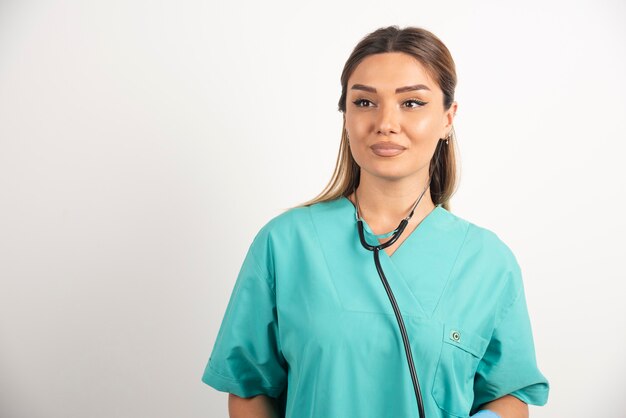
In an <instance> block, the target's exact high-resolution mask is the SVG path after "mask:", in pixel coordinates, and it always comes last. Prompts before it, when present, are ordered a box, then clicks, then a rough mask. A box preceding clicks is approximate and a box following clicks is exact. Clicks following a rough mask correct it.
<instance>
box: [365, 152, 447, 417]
mask: <svg viewBox="0 0 626 418" xmlns="http://www.w3.org/2000/svg"><path fill="white" fill-rule="evenodd" d="M440 148H441V147H439V148H438V149H437V155H436V157H435V164H437V162H438V159H439V158H438V157H439V149H440ZM435 167H436V166H435ZM429 185H430V175H429V176H428V182H427V183H426V187H425V188H424V190H423V191H422V193H421V194H420V196H419V197H418V198H417V201H416V202H415V204H414V205H413V208H412V209H411V212H410V213H409V215H408V216H407V217H406V218H404V219H402V221H400V224H399V225H398V227H397V228H396V229H395V230H393V231H392V232H391V233H392V234H393V235H391V239H390V240H389V241H387V242H385V243H384V244H379V245H370V244H369V243H368V242H367V241H366V240H365V234H364V233H363V219H362V218H361V215H360V213H359V200H358V198H357V194H356V190H355V191H354V200H355V201H356V221H357V225H358V229H359V238H360V239H361V245H363V247H365V249H366V250H369V251H373V252H374V263H375V264H376V270H377V271H378V275H379V276H380V280H381V281H382V283H383V286H384V288H385V291H386V292H387V297H389V301H390V302H391V306H392V307H393V313H394V314H395V316H396V321H397V322H398V328H400V334H401V335H402V342H403V343H404V352H405V353H406V361H407V363H408V366H409V372H410V374H411V381H412V382H413V390H414V391H415V399H416V400H417V409H418V411H419V417H421V418H426V415H425V413H424V401H423V399H422V391H421V389H420V384H419V380H418V379H417V372H416V371H415V362H414V361H413V354H412V352H411V345H410V342H409V336H408V334H407V332H406V327H405V325H404V319H403V318H402V314H401V313H400V308H399V307H398V303H397V302H396V298H395V296H394V294H393V292H392V291H391V286H389V282H388V281H387V277H385V272H384V271H383V268H382V266H381V265H380V255H379V253H380V250H383V249H385V248H387V247H389V246H390V245H392V244H393V243H394V242H396V241H397V240H398V238H399V237H400V235H401V234H402V232H403V231H404V229H405V228H406V226H407V225H408V223H409V220H410V219H411V217H412V216H413V212H414V211H415V208H416V207H417V204H418V203H419V202H420V200H422V196H424V193H425V192H426V190H427V189H428V186H429ZM383 236H384V237H386V236H389V234H385V235H383Z"/></svg>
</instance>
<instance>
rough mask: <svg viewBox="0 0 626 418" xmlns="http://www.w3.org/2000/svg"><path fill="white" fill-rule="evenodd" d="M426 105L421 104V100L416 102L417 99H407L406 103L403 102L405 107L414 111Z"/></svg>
mask: <svg viewBox="0 0 626 418" xmlns="http://www.w3.org/2000/svg"><path fill="white" fill-rule="evenodd" d="M426 103H427V102H422V101H421V100H417V99H409V100H407V101H406V102H404V103H403V104H404V105H406V107H409V108H412V109H414V108H416V107H422V106H424V105H425V104H426Z"/></svg>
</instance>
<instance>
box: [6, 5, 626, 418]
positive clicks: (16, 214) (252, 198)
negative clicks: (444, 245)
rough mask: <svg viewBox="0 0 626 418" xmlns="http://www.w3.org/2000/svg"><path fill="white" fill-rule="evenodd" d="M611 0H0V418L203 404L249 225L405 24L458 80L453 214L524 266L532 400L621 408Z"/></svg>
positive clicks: (624, 338) (314, 159)
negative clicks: (367, 45) (437, 42)
mask: <svg viewBox="0 0 626 418" xmlns="http://www.w3.org/2000/svg"><path fill="white" fill-rule="evenodd" d="M624 22H626V4H625V3H624V2H623V1H617V0H615V1H609V0H604V1H602V0H596V1H593V2H592V1H585V2H575V1H574V2H572V1H553V2H550V1H547V2H546V1H537V0H533V1H525V2H519V1H516V2H501V1H498V2H496V1H483V2H464V1H458V2H449V1H441V2H435V1H416V0H412V1H406V2H400V1H398V2H393V3H386V2H381V1H341V2H340V1H335V2H328V3H326V4H318V3H316V2H307V3H306V4H297V2H288V1H284V2H281V3H271V2H270V3H268V2H257V1H247V2H241V1H240V2H233V3H228V2H220V3H216V2H210V1H208V0H204V1H201V0H196V1H192V0H186V1H181V0H178V1H174V0H169V1H166V0H163V1H147V0H142V1H128V0H108V1H80V0H59V1H17V0H16V1H7V0H1V1H0V417H2V418H44V417H45V418H67V417H77V418H78V417H80V418H83V417H94V418H100V417H103V418H104V417H106V418H109V417H124V418H125V417H133V418H134V417H152V418H160V417H219V416H226V415H227V413H226V399H227V395H226V394H224V393H220V392H217V391H215V390H213V389H212V388H210V387H208V386H206V385H204V384H203V383H202V382H201V381H200V378H201V375H202V372H203V370H204V366H205V364H206V361H207V360H208V357H209V354H210V351H211V349H212V346H213V342H214V340H215V336H216V334H217V330H218V327H219V325H220V321H221V318H222V315H223V314H224V310H225V308H226V304H227V302H228V297H229V295H230V292H231V290H232V286H233V284H234V281H235V278H236V275H237V273H238V270H239V267H240V266H241V262H242V261H243V257H244V255H245V252H246V250H247V248H248V245H249V244H250V242H251V240H252V238H253V236H254V235H255V234H256V232H257V231H258V229H259V228H260V227H261V226H262V225H263V224H265V223H266V222H267V221H268V220H269V219H270V218H272V217H274V216H276V215H278V214H280V213H281V211H282V210H284V209H286V208H288V207H291V206H295V205H296V204H298V203H301V202H303V201H305V200H308V199H309V198H312V197H313V196H315V195H317V193H318V192H319V191H321V189H322V188H323V186H324V185H325V184H326V182H327V181H328V179H329V178H330V175H331V173H332V169H333V167H334V163H335V158H336V154H337V149H338V144H339V134H340V131H341V114H340V113H339V112H338V111H337V100H338V99H339V95H340V84H339V76H340V72H341V69H342V67H343V64H344V62H345V60H346V59H347V58H348V55H349V53H350V51H351V50H352V48H353V47H354V46H355V45H356V43H357V42H358V40H359V39H360V38H361V37H362V36H364V35H365V34H366V33H368V32H371V31H372V30H374V29H376V28H378V27H381V26H386V25H391V24H397V25H400V26H406V25H415V26H422V27H424V28H426V29H428V30H431V31H433V32H434V33H435V34H436V35H437V36H439V37H440V38H441V39H442V40H443V41H444V43H446V45H447V46H448V47H449V49H450V50H451V52H452V55H453V57H454V59H455V61H456V64H457V72H458V77H459V83H458V88H457V95H456V99H457V101H458V103H459V110H458V114H457V118H456V122H455V130H456V133H457V136H458V142H459V148H460V153H461V155H460V158H461V184H460V188H459V191H458V192H457V194H456V195H455V196H454V198H453V201H452V211H453V212H454V213H456V214H457V215H459V216H461V217H463V218H465V219H468V220H470V221H471V222H474V223H476V224H478V225H481V226H483V227H487V228H489V229H491V230H493V231H494V232H496V233H497V234H498V235H499V236H500V237H501V238H502V239H503V240H504V241H505V242H506V243H507V244H508V245H509V246H510V247H511V248H512V250H513V251H514V253H515V254H516V256H517V258H518V261H519V263H520V265H521V267H522V271H523V273H524V280H525V286H526V292H527V298H528V304H529V310H530V314H531V319H532V323H533V329H534V334H535V343H536V350H537V356H538V361H539V366H540V368H541V370H542V371H543V372H544V374H545V375H546V376H547V377H548V379H549V380H550V383H551V393H550V399H549V402H548V405H547V406H545V407H543V408H536V407H533V408H532V409H531V414H532V416H533V417H581V418H582V417H624V416H626V397H624V396H623V389H624V387H626V378H625V377H624V376H625V374H626V356H624V352H625V350H626V348H625V347H626V303H625V301H624V281H625V280H626V274H625V273H624V270H623V262H624V258H625V256H626V252H625V246H624V243H623V241H622V239H623V237H624V236H625V235H626V220H625V213H626V198H625V196H624V192H625V187H624V186H625V184H624V183H625V181H624V180H625V178H626V176H625V175H624V170H623V165H624V155H623V153H624V151H625V150H626V147H625V146H624V140H625V139H626V135H625V134H624V115H625V114H626V100H625V96H626V82H625V81H624V74H626V58H625V53H624V51H625V48H624V45H625V41H626V25H625V24H624Z"/></svg>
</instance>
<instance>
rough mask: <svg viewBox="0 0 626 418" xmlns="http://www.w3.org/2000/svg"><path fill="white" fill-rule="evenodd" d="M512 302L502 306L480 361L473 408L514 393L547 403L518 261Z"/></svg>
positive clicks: (527, 400) (534, 402) (535, 402)
mask: <svg viewBox="0 0 626 418" xmlns="http://www.w3.org/2000/svg"><path fill="white" fill-rule="evenodd" d="M512 276H513V277H512V278H513V281H512V282H513V284H514V288H516V290H515V292H514V293H513V294H514V297H513V302H512V303H511V304H510V305H509V306H508V307H507V308H505V309H504V310H503V312H502V315H501V320H500V321H499V323H496V327H495V330H494V332H493V335H492V337H491V340H490V342H489V345H488V346H487V350H486V352H485V354H484V356H483V358H482V359H481V361H480V362H479V364H478V369H477V372H476V375H475V378H474V403H473V405H472V410H471V412H472V413H474V412H476V411H477V409H478V408H479V407H480V406H481V405H483V404H485V403H487V402H490V401H493V400H495V399H498V398H500V397H502V396H505V395H507V394H508V395H512V396H515V397H516V398H518V399H520V400H521V401H523V402H525V403H527V404H532V405H545V404H546V402H547V400H548V393H549V384H548V381H547V379H546V378H545V377H544V376H543V374H542V373H541V371H540V370H539V369H538V367H537V362H536V358H535V348H534V342H533V335H532V329H531V323H530V318H529V315H528V309H527V306H526V297H525V294H524V287H523V284H522V277H521V272H520V269H519V265H518V264H517V262H514V268H513V270H512Z"/></svg>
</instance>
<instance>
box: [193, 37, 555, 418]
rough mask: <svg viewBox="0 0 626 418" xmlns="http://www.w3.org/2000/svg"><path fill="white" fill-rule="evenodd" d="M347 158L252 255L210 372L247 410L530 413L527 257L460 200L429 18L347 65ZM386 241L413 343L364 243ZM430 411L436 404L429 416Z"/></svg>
mask: <svg viewBox="0 0 626 418" xmlns="http://www.w3.org/2000/svg"><path fill="white" fill-rule="evenodd" d="M341 85H342V94H341V98H340V100H339V110H340V111H341V112H342V113H343V116H344V118H343V129H342V135H341V142H340V147H339V156H338V159H337V166H336V168H335V172H334V174H333V176H332V178H331V180H330V182H329V184H328V185H327V187H326V188H325V190H324V191H322V193H321V194H320V195H319V196H318V197H316V198H315V199H313V200H311V201H309V202H306V203H304V204H302V205H300V206H298V207H295V208H292V209H289V210H287V211H286V212H284V213H282V214H280V215H278V216H276V217H274V218H273V219H271V220H269V222H267V223H266V224H265V225H264V226H263V227H262V228H261V230H260V231H259V232H258V233H257V234H256V236H255V238H254V240H253V241H252V243H251V244H250V247H249V250H248V252H247V254H246V257H245V259H244V261H243V264H242V266H241V269H240V272H239V275H238V277H237V281H236V283H235V286H234V289H233V292H232V295H231V297H230V301H229V303H228V307H227V309H226V312H225V315H224V319H223V321H222V324H221V327H220V330H219V332H218V335H217V337H216V341H215V345H214V347H213V351H212V353H211V356H210V358H209V361H208V363H207V365H206V368H205V370H204V374H203V376H202V380H203V382H205V383H206V384H208V385H210V386H212V387H214V388H215V389H217V390H220V391H224V392H228V393H230V395H229V412H230V416H231V417H233V418H239V417H286V418H300V417H307V418H357V417H358V418H365V417H373V418H374V417H375V418H382V417H389V418H408V417H416V418H417V417H419V416H420V413H419V407H418V404H417V403H416V394H415V387H414V383H413V380H412V376H411V372H410V368H409V362H408V361H407V357H408V356H407V354H410V356H411V357H412V360H413V364H414V367H415V374H416V377H417V379H418V381H419V383H418V385H419V388H420V392H421V398H422V402H423V412H424V416H425V417H428V418H442V417H445V418H448V417H461V418H467V417H469V416H473V417H501V418H521V417H527V416H528V404H534V405H543V404H545V403H546V401H547V398H548V391H549V386H548V381H547V380H546V378H545V377H544V376H543V375H542V373H541V372H540V370H539V369H538V366H537V362H536V358H535V351H534V343H533V336H532V330H531V324H530V319H529V315H528V311H527V307H526V299H525V295H524V287H523V283H522V274H521V269H520V266H519V265H518V263H517V260H516V258H515V256H514V254H513V253H512V252H511V250H510V249H509V247H508V246H507V245H506V244H505V243H504V242H503V241H502V240H500V239H499V238H498V236H497V235H496V234H495V233H494V232H492V231H490V230H488V229H486V228H483V227H480V226H478V225H475V224H473V223H471V222H469V221H467V220H465V219H463V218H461V217H459V216H457V215H455V214H453V213H452V212H451V210H450V198H451V196H452V194H453V193H454V191H455V186H456V181H457V179H456V176H457V167H456V156H455V151H454V149H455V148H454V147H455V135H454V130H453V121H454V116H455V113H456V111H457V103H456V102H455V101H454V89H455V86H456V73H455V65H454V61H453V60H452V57H451V56H450V53H449V51H448V49H447V48H446V46H445V45H444V44H443V43H442V42H441V41H440V40H439V39H438V38H437V37H436V36H435V35H433V34H432V33H431V32H429V31H426V30H424V29H421V28H415V27H407V28H404V29H399V28H398V27H396V26H392V27H386V28H381V29H378V30H376V31H374V32H372V33H370V34H369V35H367V36H366V37H365V38H363V39H362V40H361V41H360V42H359V43H358V45H357V46H356V47H355V49H354V50H353V52H352V54H351V55H350V57H349V58H348V60H347V62H346V64H345V66H344V69H343V72H342V75H341ZM357 219H360V220H362V225H363V238H364V240H365V241H366V243H367V244H369V245H374V246H375V245H379V244H382V243H385V242H387V241H389V240H390V239H391V235H392V233H393V232H394V231H395V230H396V229H397V228H398V225H399V223H400V221H401V220H402V219H408V222H407V223H406V227H405V228H404V230H403V231H402V233H401V234H400V236H399V237H398V238H397V240H396V241H392V242H393V244H391V245H389V246H388V247H386V248H384V249H383V250H381V251H380V252H379V253H378V260H379V263H380V267H381V268H382V270H383V271H384V275H385V276H386V279H387V280H388V284H389V287H390V288H391V290H392V291H393V294H394V295H395V300H396V302H397V307H398V309H399V312H400V313H399V315H400V317H401V319H402V320H403V323H404V326H405V329H406V335H407V337H408V345H405V344H404V341H403V337H402V333H401V332H400V329H399V325H398V322H397V318H396V316H394V309H393V307H392V304H391V303H390V298H389V296H388V294H387V293H386V290H385V288H384V287H383V285H382V284H381V278H380V276H379V273H378V270H377V266H376V265H375V263H374V258H373V256H372V252H371V251H369V250H367V249H366V248H365V247H364V245H362V242H361V239H360V236H359V227H358V223H357ZM422 418H424V417H423V416H422Z"/></svg>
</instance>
